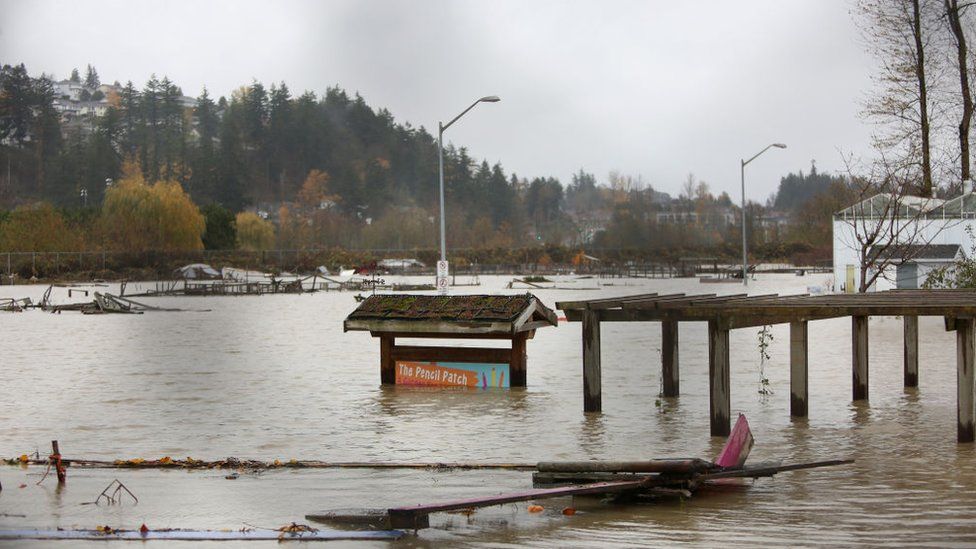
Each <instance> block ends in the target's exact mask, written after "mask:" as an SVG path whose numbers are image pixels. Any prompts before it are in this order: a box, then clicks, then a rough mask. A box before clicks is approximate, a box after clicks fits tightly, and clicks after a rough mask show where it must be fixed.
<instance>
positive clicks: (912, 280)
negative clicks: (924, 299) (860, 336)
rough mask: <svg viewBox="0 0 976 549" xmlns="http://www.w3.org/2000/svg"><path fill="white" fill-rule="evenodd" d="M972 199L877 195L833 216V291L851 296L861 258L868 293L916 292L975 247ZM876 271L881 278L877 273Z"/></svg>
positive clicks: (973, 196)
mask: <svg viewBox="0 0 976 549" xmlns="http://www.w3.org/2000/svg"><path fill="white" fill-rule="evenodd" d="M974 231H976V194H974V193H973V192H972V189H967V192H966V193H964V194H962V195H961V196H957V197H956V198H952V199H948V200H941V199H938V198H925V197H919V196H895V195H891V194H884V193H882V194H877V195H874V196H872V197H870V198H867V199H865V200H862V201H861V202H858V203H857V204H853V205H851V206H850V207H848V208H845V209H843V210H841V211H839V212H837V213H835V214H834V216H833V257H834V290H835V291H844V292H856V291H857V289H858V286H859V284H860V280H861V265H862V261H861V257H862V256H863V257H865V258H868V259H867V260H866V261H864V263H865V264H866V267H867V269H868V270H867V278H870V277H871V276H873V275H874V274H878V276H877V279H876V280H875V281H874V283H872V284H870V287H869V288H868V290H869V291H883V290H889V289H894V288H917V287H919V286H921V285H922V284H924V283H925V280H926V279H927V278H928V275H929V274H930V273H931V272H932V270H934V269H936V268H938V267H941V266H944V265H947V264H951V263H953V262H954V261H956V260H958V259H960V258H963V257H965V254H966V252H967V251H968V250H972V249H974V246H976V238H974ZM879 271H880V273H879Z"/></svg>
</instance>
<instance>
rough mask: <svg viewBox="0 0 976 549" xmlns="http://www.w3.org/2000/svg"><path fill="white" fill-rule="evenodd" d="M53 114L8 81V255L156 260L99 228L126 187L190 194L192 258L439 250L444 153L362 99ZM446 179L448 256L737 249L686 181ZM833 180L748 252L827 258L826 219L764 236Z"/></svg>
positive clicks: (756, 211) (19, 75)
mask: <svg viewBox="0 0 976 549" xmlns="http://www.w3.org/2000/svg"><path fill="white" fill-rule="evenodd" d="M70 80H71V81H75V82H78V83H82V82H83V83H84V85H85V87H86V91H88V90H89V89H92V87H93V86H97V85H98V84H99V76H98V73H97V71H96V70H95V69H94V67H92V66H90V65H89V66H88V69H87V71H86V74H85V77H84V78H82V77H81V75H80V74H79V73H78V72H77V71H74V73H73V74H72V76H71V79H70ZM58 99H59V98H58V97H57V96H56V92H55V86H54V83H53V82H52V80H51V78H50V77H47V76H44V75H41V76H40V77H32V76H30V75H29V74H28V72H27V69H26V67H25V66H24V65H22V64H21V65H4V66H3V67H2V68H0V182H2V183H0V208H6V209H7V210H10V211H8V213H6V214H0V222H3V220H4V219H6V222H5V223H6V225H5V226H6V227H7V231H6V232H7V237H6V238H0V251H3V250H13V249H26V247H30V246H35V247H34V248H33V249H35V250H38V251H42V250H44V249H55V248H60V249H62V250H67V249H71V248H72V247H81V248H84V249H106V248H108V249H120V250H121V249H142V248H143V247H145V245H146V244H145V243H143V242H140V243H136V242H133V241H128V240H126V238H124V236H125V235H126V234H127V233H126V231H116V232H115V233H113V232H112V231H111V230H109V227H110V226H111V223H108V222H106V221H105V220H106V219H108V217H107V212H108V211H109V210H110V209H111V208H115V210H116V211H117V210H118V207H117V206H111V201H109V197H110V196H111V195H112V194H113V193H112V189H113V186H115V187H119V186H120V185H122V182H129V183H126V185H123V186H124V187H126V188H127V189H128V190H129V191H130V192H132V193H136V194H138V193H140V192H141V193H142V194H143V195H146V193H148V192H149V191H148V190H147V189H153V188H155V187H156V186H160V190H161V189H162V188H163V187H165V188H167V189H170V191H172V193H171V194H174V195H175V191H176V189H177V187H178V188H179V189H180V190H181V191H182V192H183V193H184V194H185V198H186V201H187V202H188V203H189V204H192V205H193V207H194V208H197V211H198V213H199V215H200V216H202V219H203V225H202V226H201V225H199V224H196V222H189V221H188V220H190V219H191V218H193V216H191V215H189V214H187V215H183V214H181V215H183V216H182V217H180V218H179V219H174V220H172V221H170V222H172V223H176V224H182V223H189V227H190V229H192V230H196V229H194V227H197V228H199V227H202V229H201V230H200V231H199V234H197V237H198V238H197V240H193V239H191V240H190V241H186V240H184V241H182V242H183V243H184V244H185V245H187V246H188V249H195V248H196V246H197V243H198V242H199V244H200V245H201V246H203V247H205V248H207V249H230V248H235V247H245V248H254V247H265V248H270V247H281V248H288V249H296V248H298V249H306V248H325V247H345V248H359V249H362V248H399V249H415V248H432V247H435V246H436V243H437V239H438V237H437V231H438V226H437V215H438V194H437V181H438V180H437V143H436V139H435V138H434V136H432V135H431V134H430V133H428V131H427V130H426V129H425V128H423V127H419V128H415V127H413V126H412V125H411V124H409V123H400V122H397V121H396V120H395V119H394V117H393V115H392V114H391V113H390V112H389V111H387V110H386V109H382V108H381V109H374V108H372V107H370V106H369V105H367V103H366V101H365V100H364V99H363V97H361V96H360V95H359V94H355V95H353V96H350V95H349V94H347V93H346V92H345V91H343V90H342V89H341V88H339V87H332V88H329V89H328V90H326V92H325V94H324V95H322V96H319V95H317V94H315V93H314V92H310V91H306V92H304V93H302V94H300V95H297V96H296V95H294V94H292V92H291V91H290V90H289V88H288V86H287V85H286V84H285V83H276V84H272V85H271V86H270V87H265V86H264V85H263V84H261V83H259V82H252V83H251V84H250V85H247V86H242V87H240V88H238V89H236V90H234V91H233V93H231V94H230V96H229V98H228V97H219V98H217V99H216V100H215V99H214V98H212V97H211V96H210V94H209V92H208V91H207V90H206V89H204V90H203V91H202V93H201V94H200V95H199V96H197V97H196V98H195V101H193V102H192V103H193V104H192V106H188V105H187V101H186V99H187V98H186V97H185V96H184V93H183V90H182V89H181V88H180V87H179V86H178V85H176V84H175V83H174V82H172V81H171V80H170V79H169V78H167V77H162V78H157V77H155V76H153V77H151V78H150V79H149V80H148V81H147V82H146V83H145V85H144V86H143V87H142V88H141V89H140V88H137V87H136V86H135V85H134V84H133V83H132V82H128V83H126V84H125V85H118V84H117V85H115V86H112V87H110V89H109V91H108V93H107V94H105V97H104V102H105V104H106V107H107V108H106V109H105V112H104V114H102V115H101V116H89V117H87V118H82V119H79V118H77V117H76V118H66V117H62V116H61V115H60V113H59V112H58V111H57V103H58V101H57V100H58ZM444 164H445V185H446V195H447V226H448V244H449V246H450V247H451V248H486V249H487V248H524V247H538V246H540V245H553V244H555V245H563V246H567V247H571V248H602V249H611V248H612V249H633V250H643V251H645V252H648V253H658V254H665V255H667V254H671V253H682V252H680V250H688V251H689V252H694V251H696V250H697V251H701V250H709V252H708V253H718V254H720V255H725V254H726V253H727V255H729V256H730V257H734V256H735V255H736V253H735V250H736V248H737V246H738V244H737V243H738V242H739V241H740V240H739V239H740V238H741V233H740V232H738V231H739V230H740V229H739V228H738V223H739V222H738V214H737V213H736V212H737V211H738V210H737V207H736V206H735V205H734V204H733V203H732V201H731V199H730V198H729V196H728V195H727V194H725V193H721V194H720V195H718V196H714V195H713V194H712V193H711V192H710V190H709V186H708V184H707V183H705V182H703V181H700V180H696V179H695V178H694V176H692V175H689V178H688V180H687V181H685V182H684V184H683V185H682V187H681V188H682V190H681V193H680V195H679V196H678V197H676V198H674V199H672V198H671V197H670V196H669V195H667V194H665V193H661V192H658V191H656V190H655V189H654V188H653V187H652V186H651V185H649V184H647V183H646V182H644V181H643V179H642V178H641V177H640V176H631V175H627V174H622V173H620V172H616V171H615V172H611V173H610V174H609V175H608V176H607V178H606V179H605V180H604V181H602V182H601V181H598V179H597V177H596V176H595V175H594V174H591V173H588V172H586V171H585V170H582V169H581V170H579V171H578V172H577V173H575V174H574V175H573V176H572V180H571V181H570V182H569V183H568V184H567V185H565V186H564V185H563V184H562V182H560V181H559V180H558V179H557V178H554V177H535V178H532V179H526V178H519V177H518V176H517V175H515V174H508V173H507V172H506V171H505V170H504V168H503V167H502V165H501V164H498V163H496V164H494V165H490V164H488V163H487V162H485V161H480V162H479V161H477V160H476V159H475V158H473V157H472V156H470V154H469V153H468V151H467V149H465V148H464V147H455V146H454V145H447V146H446V148H445V155H444ZM4 169H5V171H4ZM830 180H831V179H830V176H825V175H822V174H818V173H816V170H815V169H814V170H811V173H810V175H809V176H804V175H803V174H802V173H800V174H799V175H794V174H790V175H789V176H787V177H786V178H784V180H783V182H782V183H781V188H780V193H779V195H778V196H779V198H777V199H776V200H774V201H772V202H770V203H769V204H767V205H765V206H764V205H761V204H756V203H751V204H750V205H749V206H748V207H747V229H748V232H749V235H750V240H751V245H752V246H754V247H757V249H758V248H759V247H762V246H766V247H767V248H768V249H771V250H775V249H777V247H779V248H780V249H783V250H790V249H802V250H810V249H819V250H821V255H824V254H825V252H823V250H824V249H825V248H826V247H827V246H829V215H830V212H826V211H824V210H821V211H824V213H825V218H824V219H821V220H819V221H818V223H819V227H820V230H819V231H814V232H797V233H790V234H787V233H785V232H781V231H769V230H765V229H763V228H762V227H761V225H762V221H763V219H764V218H765V217H766V216H767V214H768V210H769V209H773V208H776V209H787V210H795V211H797V212H803V211H804V210H803V208H799V207H798V206H799V205H801V204H804V203H806V201H808V200H812V199H813V197H815V196H821V195H824V194H828V189H827V186H825V185H826V183H825V182H829V181H830ZM133 181H136V182H138V184H131V182H133ZM160 184H163V185H160ZM138 189H141V190H139V191H138V192H136V190H138ZM116 194H118V193H116ZM147 196H148V195H147ZM834 196H837V195H836V193H834ZM38 202H42V203H43V204H44V205H43V206H38V205H37V203H38ZM110 206H111V207H110ZM147 207H148V206H147ZM825 207H826V206H825ZM18 210H19V213H18ZM153 211H156V210H153ZM160 211H168V210H160ZM31 215H36V216H38V217H39V218H44V219H48V221H49V222H50V223H49V224H48V225H47V226H49V227H67V229H65V235H64V238H63V239H59V238H49V239H47V240H46V244H44V245H43V247H40V248H38V247H36V246H38V245H40V244H39V243H38V242H37V239H27V238H21V237H17V238H13V237H12V236H11V235H14V234H18V235H23V234H25V233H24V231H22V230H14V229H13V226H12V225H11V223H13V222H14V221H17V222H18V223H22V224H24V225H23V226H29V225H30V223H28V222H27V221H26V220H25V216H27V217H29V216H31ZM242 215H243V217H242ZM52 216H57V217H60V219H61V220H60V222H56V221H51V219H49V218H51V217H52ZM269 221H270V222H269ZM810 222H811V223H814V221H813V220H810ZM157 234H160V233H158V232H157ZM811 234H816V235H819V238H820V239H819V240H817V239H811V238H810V236H809V235H811ZM241 235H243V238H239V236H241ZM28 243H30V245H28ZM154 245H155V246H156V247H157V248H158V249H171V248H172V246H173V245H174V244H173V242H170V241H159V242H156V243H155V244H154ZM25 246H26V247H25ZM676 250H677V251H676ZM784 253H785V252H784Z"/></svg>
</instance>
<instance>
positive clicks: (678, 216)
mask: <svg viewBox="0 0 976 549" xmlns="http://www.w3.org/2000/svg"><path fill="white" fill-rule="evenodd" d="M654 220H655V221H657V223H658V224H659V225H719V226H724V225H732V224H733V223H735V212H733V211H732V210H730V209H728V208H723V209H720V210H715V211H709V212H705V213H704V214H700V213H698V212H681V211H668V212H657V213H656V214H655V217H654Z"/></svg>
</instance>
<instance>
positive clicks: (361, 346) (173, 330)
mask: <svg viewBox="0 0 976 549" xmlns="http://www.w3.org/2000/svg"><path fill="white" fill-rule="evenodd" d="M509 279H510V277H495V278H488V277H483V278H482V280H481V282H482V284H483V285H482V286H481V287H480V288H474V289H473V290H477V291H479V292H485V293H499V292H501V293H506V292H512V290H504V289H503V288H504V285H505V283H506V282H507V281H508V280H509ZM824 280H825V276H824V275H816V276H806V277H796V276H792V275H768V276H762V277H760V278H759V279H758V280H756V281H755V282H754V283H753V284H751V285H750V286H749V292H750V293H756V294H758V293H769V292H780V293H799V292H803V291H805V290H806V287H807V286H810V285H820V284H822V283H823V282H824ZM596 282H597V281H590V282H589V284H590V285H596ZM601 282H604V283H612V284H613V285H612V286H602V287H601V290H600V291H564V290H538V291H536V292H535V293H536V295H538V296H539V297H540V298H541V299H543V300H544V301H545V302H546V303H547V304H548V305H549V306H553V304H554V302H555V301H557V300H560V299H585V298H596V297H608V296H611V295H623V294H631V293H641V292H647V291H661V292H674V291H685V292H700V293H706V292H716V291H717V292H721V293H736V292H740V291H741V290H742V288H741V286H738V285H735V284H709V285H704V284H700V283H698V282H697V280H695V279H683V280H663V281H662V280H656V281H648V280H643V281H641V280H619V279H616V280H612V281H601ZM43 290H44V288H43V287H32V286H20V287H16V286H15V287H6V286H5V287H0V297H24V296H27V295H30V296H32V297H35V298H39V297H40V294H41V293H42V292H43ZM463 290H472V288H464V289H463ZM129 291H133V285H131V284H130V286H129ZM65 297H66V295H65ZM147 301H150V302H152V303H154V304H159V305H166V306H176V307H186V308H194V309H203V308H207V309H212V311H211V312H182V313H147V314H145V315H140V316H135V315H104V316H83V315H80V314H78V313H64V314H61V315H52V314H47V313H42V312H40V311H29V312H26V313H20V314H11V313H0V456H2V457H13V456H18V455H20V454H22V453H28V452H33V451H34V450H35V448H36V449H39V450H40V452H41V453H42V454H44V453H45V452H47V451H48V449H49V448H50V441H51V440H52V439H58V440H60V442H61V448H62V451H63V453H64V454H65V455H66V456H75V457H87V458H99V459H117V458H132V457H143V458H147V459H154V458H159V457H162V456H172V457H174V458H184V457H186V456H192V457H194V458H197V459H220V458H224V457H228V456H236V457H241V458H253V459H262V460H273V459H281V460H282V461H286V460H288V459H292V458H295V459H322V460H333V461H368V460H377V461H424V462H429V461H507V462H532V463H534V462H537V461H542V460H563V459H590V458H593V459H598V458H599V459H646V458H655V457H705V458H710V457H714V455H715V454H716V453H717V452H718V450H719V448H720V447H721V444H722V442H723V441H722V440H721V439H718V438H711V437H709V434H708V432H709V429H708V400H707V397H708V379H707V371H708V363H707V358H708V349H707V339H706V335H707V334H706V333H707V328H706V326H705V324H700V323H688V324H682V326H681V337H680V342H681V349H680V353H681V354H680V356H681V391H682V394H681V396H680V397H679V398H677V399H659V398H658V396H657V395H658V394H659V392H660V386H661V379H660V328H659V326H658V325H657V324H653V323H647V324H637V323H633V324H606V325H604V327H603V408H604V411H603V413H602V414H593V415H584V414H583V412H582V400H583V395H582V379H581V378H582V374H581V358H580V357H581V343H580V325H579V324H577V323H573V324H564V323H560V326H559V327H558V328H549V329H544V330H540V331H539V332H538V334H537V335H536V338H535V339H534V340H532V341H530V342H529V346H528V387H527V388H526V389H524V390H518V389H516V390H487V391H470V392H463V391H451V390H433V391H432V390H429V389H428V390H424V389H417V388H406V387H396V388H381V387H380V385H379V367H378V361H379V343H378V342H377V341H376V340H374V339H372V338H371V337H370V336H369V335H368V334H367V333H360V332H355V333H346V334H344V333H342V323H341V321H342V319H343V318H344V317H345V315H346V314H348V313H349V312H350V311H351V310H352V309H353V308H354V307H355V305H356V304H355V301H354V300H353V294H352V293H349V292H344V293H316V294H306V295H269V296H260V297H215V298H156V299H152V300H147ZM788 330H789V328H788V326H785V325H784V326H776V327H774V328H773V336H774V341H773V343H772V347H771V349H770V353H771V355H772V359H771V362H769V363H767V365H766V367H765V369H766V374H767V376H768V377H769V379H770V381H771V385H772V389H773V391H774V394H773V395H772V396H769V397H762V396H761V395H759V394H758V392H757V391H758V386H759V376H760V374H759V351H758V348H757V329H754V328H753V329H742V330H734V331H733V332H732V334H731V359H732V377H731V379H732V413H733V417H734V416H735V414H736V413H737V412H742V413H744V414H746V416H747V417H748V418H749V420H750V423H751V425H752V429H753V432H754V435H755V438H756V446H755V449H754V450H753V454H752V457H751V458H750V460H751V461H765V460H783V461H787V462H792V461H807V460H820V459H833V458H854V459H856V460H857V462H856V463H855V464H853V465H851V466H845V467H838V468H831V469H821V470H812V471H800V472H794V473H784V474H780V475H778V476H776V477H774V478H771V479H760V480H757V481H755V482H753V483H748V484H745V485H742V486H738V487H726V488H723V489H722V490H718V491H712V492H710V493H704V492H701V493H699V494H696V496H695V497H694V498H693V499H691V500H688V501H685V502H677V501H675V502H662V503H658V504H655V505H640V506H627V507H623V506H610V505H607V504H604V503H601V502H600V501H599V500H593V499H589V500H584V499H577V500H576V501H575V502H574V501H572V500H570V499H569V498H565V499H562V500H551V501H548V502H544V503H543V505H544V506H545V507H546V511H545V512H543V513H541V514H530V513H528V512H527V511H526V505H525V504H520V505H506V506H501V507H495V508H489V509H483V510H479V511H478V512H476V513H475V514H473V515H472V516H470V517H468V516H464V515H451V514H439V515H434V516H432V521H431V522H432V528H430V529H426V530H422V531H420V532H419V533H417V534H416V535H415V534H413V533H410V534H409V535H408V536H406V537H405V538H403V539H402V540H400V541H396V542H383V543H378V542H341V543H348V544H355V545H356V546H359V547H363V546H373V545H393V546H403V547H409V546H470V547H488V546H490V547H532V546H539V547H566V546H574V547H575V546H580V547H634V546H648V547H654V546H662V547H666V546H674V545H678V544H681V545H692V546H702V547H717V546H722V547H727V546H749V547H754V546H766V545H782V546H787V545H788V546H822V545H842V546H852V545H864V546H905V545H916V546H937V547H950V546H974V545H976V449H974V445H973V444H957V443H956V442H955V435H956V432H955V426H956V411H955V394H956V389H955V387H956V378H955V340H954V334H953V333H951V332H946V331H945V329H944V327H943V323H942V320H941V319H940V318H939V319H937V318H924V319H921V321H920V327H919V330H920V337H919V344H920V352H919V354H920V361H919V362H920V381H919V388H918V389H917V390H906V389H904V388H903V387H902V373H901V368H902V364H901V330H902V323H901V319H899V318H893V317H887V318H880V317H876V318H872V319H871V323H870V360H871V362H870V367H871V375H870V397H871V400H870V402H869V403H867V402H866V403H857V404H854V403H852V402H851V400H850V394H851V365H850V364H851V358H850V355H851V342H850V321H849V320H848V319H838V320H827V321H819V322H812V323H811V324H810V417H809V419H807V420H791V419H790V417H789V368H788V358H789V357H788V355H789V332H788ZM42 473H43V470H42V469H41V468H36V467H31V468H29V469H21V468H19V467H10V466H0V482H2V484H3V491H2V492H0V529H11V528H20V527H38V528H56V527H62V528H91V527H94V526H95V525H100V524H108V525H111V526H112V527H115V528H138V527H139V526H140V525H141V524H143V523H145V524H147V525H148V526H150V527H151V528H165V527H170V528H206V529H220V528H232V529H235V528H240V527H241V526H243V525H245V524H248V525H254V526H262V527H278V526H281V525H283V524H286V523H289V522H291V521H299V522H306V521H305V520H304V518H303V517H304V515H305V514H306V513H308V512H310V511H315V510H322V509H334V508H347V507H388V506H393V505H396V504H407V503H421V502H431V501H437V500H441V499H452V498H458V497H468V496H473V495H486V494H494V493H498V492H501V491H512V490H523V489H526V488H529V487H530V486H531V474H530V473H527V472H514V471H432V470H421V471H408V470H348V469H343V470H315V471H311V470H304V471H303V470H278V471H267V472H263V473H261V474H243V475H241V477H240V478H239V479H237V480H225V479H224V474H226V473H223V472H219V471H196V472H185V471H128V470H85V469H69V472H68V483H67V486H65V487H64V488H63V489H60V490H59V489H57V487H56V482H54V480H53V479H51V478H49V479H47V480H46V481H45V482H44V483H43V484H42V485H41V486H36V485H35V483H36V482H37V481H38V480H39V479H40V476H41V474H42ZM115 478H118V479H120V480H122V482H124V483H125V484H126V485H127V486H128V487H129V488H130V489H131V490H132V491H133V492H134V493H135V494H136V495H137V496H138V497H139V503H138V504H137V505H129V504H125V505H123V506H113V507H108V506H104V505H102V506H94V505H82V504H83V503H84V502H87V501H91V500H93V499H94V498H95V497H96V496H97V494H98V493H99V492H100V491H101V490H102V488H104V487H105V486H106V485H107V484H108V483H109V482H110V481H111V480H113V479H115ZM22 484H26V487H24V488H19V486H20V485H22ZM569 505H574V506H575V507H577V509H579V512H578V513H577V514H576V515H574V516H563V515H562V514H561V513H560V510H561V509H562V508H563V507H566V506H569ZM65 543H68V542H65ZM150 543H151V544H154V545H162V544H163V543H166V542H150ZM168 543H169V544H170V545H174V546H185V544H180V543H174V542H168ZM41 544H43V545H45V546H47V545H52V542H41ZM70 544H71V546H72V547H76V546H77V547H81V546H84V545H92V546H95V547H104V544H103V543H84V542H70ZM24 545H29V544H27V543H25V544H24ZM38 545H40V544H38ZM226 545H231V544H229V543H227V542H225V544H224V545H221V546H222V547H223V546H226ZM241 545H244V546H247V547H261V546H270V545H271V543H263V542H246V543H241Z"/></svg>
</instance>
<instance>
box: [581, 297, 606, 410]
mask: <svg viewBox="0 0 976 549" xmlns="http://www.w3.org/2000/svg"><path fill="white" fill-rule="evenodd" d="M582 317H583V318H582V320H583V411H584V412H599V411H601V410H602V409H603V403H602V396H601V393H600V391H601V387H600V314H599V312H598V311H594V310H592V309H585V310H584V311H583V314H582Z"/></svg>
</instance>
